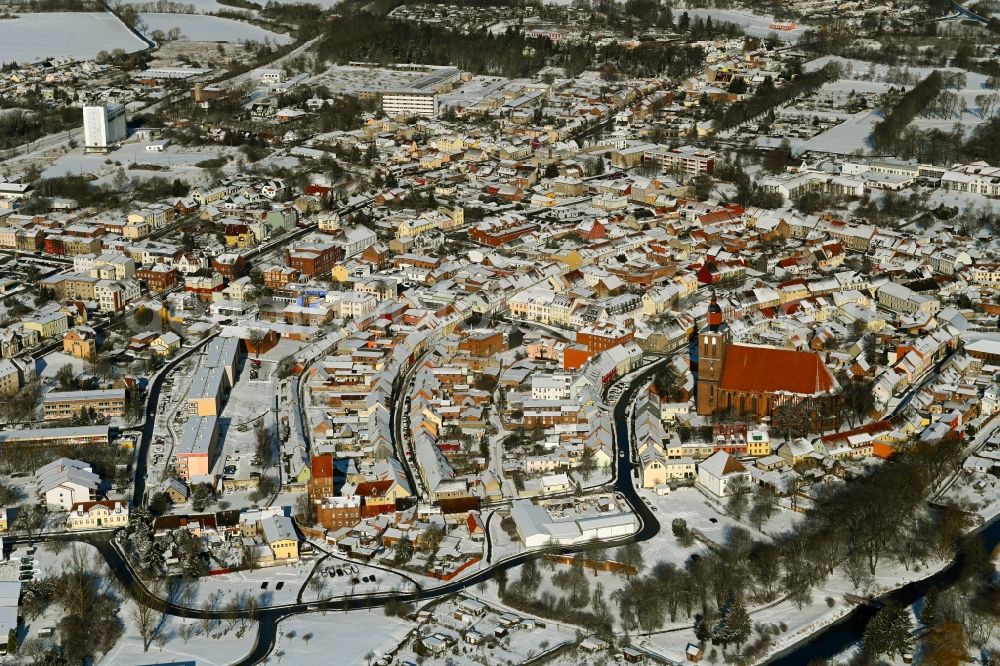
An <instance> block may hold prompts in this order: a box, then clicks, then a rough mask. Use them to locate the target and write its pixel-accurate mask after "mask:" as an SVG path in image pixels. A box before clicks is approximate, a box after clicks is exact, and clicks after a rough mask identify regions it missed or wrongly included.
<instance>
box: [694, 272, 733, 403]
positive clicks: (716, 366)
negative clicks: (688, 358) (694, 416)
mask: <svg viewBox="0 0 1000 666" xmlns="http://www.w3.org/2000/svg"><path fill="white" fill-rule="evenodd" d="M728 343H729V333H728V331H727V330H723V321H722V308H721V307H719V302H718V301H717V300H716V298H715V292H712V302H711V303H710V304H709V306H708V326H707V327H706V328H704V329H703V330H702V331H700V332H699V333H698V392H697V395H696V397H695V402H696V405H697V408H698V414H700V415H702V416H710V415H711V414H714V413H715V410H716V408H717V407H718V401H719V380H720V379H721V378H722V364H723V363H724V362H725V359H726V345H727V344H728Z"/></svg>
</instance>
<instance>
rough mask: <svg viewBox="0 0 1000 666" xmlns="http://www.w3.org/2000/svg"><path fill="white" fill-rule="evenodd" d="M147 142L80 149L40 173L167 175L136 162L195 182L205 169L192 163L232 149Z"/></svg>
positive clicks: (47, 174)
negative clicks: (151, 146)
mask: <svg viewBox="0 0 1000 666" xmlns="http://www.w3.org/2000/svg"><path fill="white" fill-rule="evenodd" d="M0 24H2V22H0ZM146 145H147V144H145V143H126V144H123V145H122V147H121V148H118V149H117V150H114V151H112V152H111V153H110V154H108V155H84V154H83V149H82V148H80V149H77V150H76V151H74V152H71V153H68V154H66V155H63V156H62V157H60V158H59V159H58V160H56V162H55V163H54V164H52V165H51V166H50V167H49V168H47V169H46V170H45V171H44V172H43V173H42V175H43V176H44V177H46V178H54V177H56V176H64V175H66V174H67V173H69V174H72V175H80V174H87V173H89V174H94V175H95V176H110V175H111V174H113V173H114V172H115V171H117V170H118V168H119V166H121V167H124V168H125V171H126V174H127V175H128V176H129V178H149V177H151V176H164V177H166V176H167V175H168V171H150V170H148V169H130V168H129V167H130V166H132V165H135V164H151V165H157V166H161V167H167V168H168V169H169V176H170V177H171V178H174V177H177V176H180V177H182V178H186V179H187V180H189V181H192V179H194V180H193V181H192V182H193V183H196V184H197V183H198V182H200V181H201V180H202V179H203V178H204V170H203V169H200V168H198V167H196V166H194V165H195V164H197V163H198V162H201V161H203V160H208V159H212V158H215V157H219V156H220V155H224V154H227V153H232V152H233V149H229V148H225V147H222V146H199V147H197V148H186V147H181V146H169V147H168V148H167V149H166V150H164V151H163V152H150V151H147V150H146Z"/></svg>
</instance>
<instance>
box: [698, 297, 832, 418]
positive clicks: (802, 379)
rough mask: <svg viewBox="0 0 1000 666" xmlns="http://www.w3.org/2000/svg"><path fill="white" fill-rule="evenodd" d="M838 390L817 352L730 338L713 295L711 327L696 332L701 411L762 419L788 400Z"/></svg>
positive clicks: (792, 400)
mask: <svg viewBox="0 0 1000 666" xmlns="http://www.w3.org/2000/svg"><path fill="white" fill-rule="evenodd" d="M839 388H840V387H839V385H838V383H837V380H836V379H835V378H834V376H833V374H832V373H831V372H830V370H829V369H828V368H827V367H826V365H825V364H824V363H823V359H822V358H821V357H820V355H819V354H817V353H815V352H812V351H798V350H794V349H782V348H780V347H769V346H764V345H740V344H733V343H732V342H730V335H729V329H728V327H726V326H725V324H724V323H723V318H722V308H720V307H719V304H718V302H716V300H715V296H714V295H713V297H712V303H711V305H709V308H708V326H707V327H706V328H705V329H704V330H702V331H701V332H699V333H698V386H697V408H698V414H701V415H702V416H711V415H712V414H722V413H729V414H732V415H734V416H737V417H747V418H755V419H760V418H763V417H765V416H770V415H771V413H772V411H773V410H774V408H775V407H777V406H778V405H780V404H782V403H785V402H796V401H798V400H804V399H807V398H825V399H830V400H833V399H835V396H836V394H837V393H838V391H839Z"/></svg>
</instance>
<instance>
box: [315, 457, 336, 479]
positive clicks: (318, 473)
mask: <svg viewBox="0 0 1000 666" xmlns="http://www.w3.org/2000/svg"><path fill="white" fill-rule="evenodd" d="M312 478H314V479H331V478H333V456H331V455H330V454H329V453H325V454H323V455H319V456H313V459H312Z"/></svg>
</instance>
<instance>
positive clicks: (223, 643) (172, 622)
mask: <svg viewBox="0 0 1000 666" xmlns="http://www.w3.org/2000/svg"><path fill="white" fill-rule="evenodd" d="M134 608H135V602H133V601H131V600H129V601H127V602H126V603H125V604H123V605H122V612H121V613H120V614H119V618H121V620H122V622H123V623H124V624H125V633H124V634H122V637H121V639H120V640H119V641H118V643H117V644H116V645H115V647H114V648H112V650H111V651H110V652H108V653H107V654H106V655H104V656H103V657H102V658H101V659H98V660H97V661H96V662H95V664H98V665H100V666H117V665H118V664H176V663H196V664H199V665H201V664H204V666H225V665H226V664H232V663H233V662H235V661H237V660H239V658H240V657H242V656H243V655H245V654H246V653H248V652H249V651H250V649H251V648H253V644H254V640H256V638H257V627H256V623H254V622H248V623H247V625H246V626H245V627H241V626H240V625H239V624H236V625H235V626H233V627H231V628H230V627H229V626H228V623H220V622H213V623H212V627H211V628H210V629H209V631H208V633H206V632H205V628H206V627H205V625H203V624H202V623H201V622H199V621H197V620H189V619H185V618H180V617H172V616H164V619H163V624H162V625H160V629H159V632H160V633H159V634H158V637H157V639H155V640H154V642H153V644H152V645H150V646H149V651H148V652H143V641H142V637H141V636H140V635H139V630H138V629H137V628H136V622H135V619H134V618H133V613H134V610H133V609H134ZM185 636H187V640H185V639H184V637H185Z"/></svg>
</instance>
